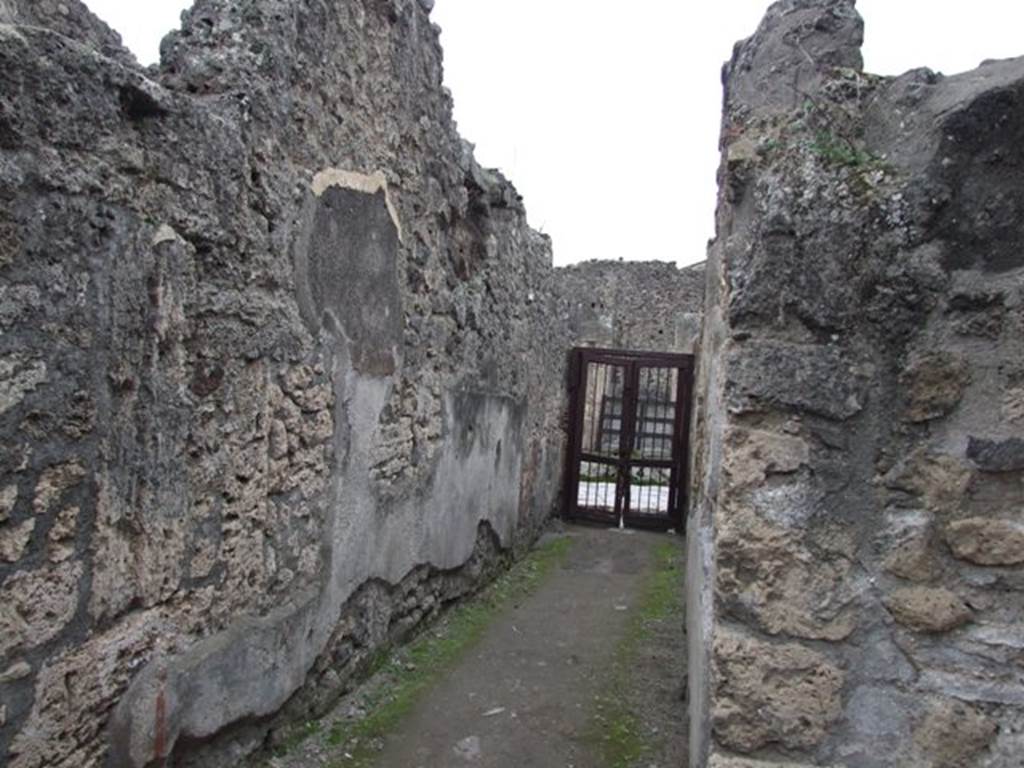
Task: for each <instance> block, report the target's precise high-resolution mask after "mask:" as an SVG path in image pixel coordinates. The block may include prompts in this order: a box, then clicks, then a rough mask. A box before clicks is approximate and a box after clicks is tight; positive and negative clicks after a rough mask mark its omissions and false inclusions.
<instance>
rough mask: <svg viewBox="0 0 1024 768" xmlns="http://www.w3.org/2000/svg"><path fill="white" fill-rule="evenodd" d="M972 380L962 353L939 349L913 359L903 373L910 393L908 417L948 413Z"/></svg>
mask: <svg viewBox="0 0 1024 768" xmlns="http://www.w3.org/2000/svg"><path fill="white" fill-rule="evenodd" d="M970 380H971V372H970V368H969V367H968V365H967V361H966V360H965V359H964V358H963V357H962V356H960V355H955V354H952V353H949V352H935V353H931V354H925V355H922V356H919V357H917V358H915V359H913V360H911V362H910V364H909V366H908V367H907V369H906V370H905V371H904V372H903V374H902V375H901V376H900V385H901V387H902V388H903V389H904V391H906V393H907V411H906V413H905V414H904V418H905V419H906V420H907V421H912V422H922V421H930V420H932V419H937V418H940V417H942V416H945V415H947V414H948V413H950V412H951V411H952V410H953V409H954V408H956V406H957V405H958V404H959V402H960V400H961V398H963V395H964V391H965V390H966V389H967V385H968V384H969V383H970Z"/></svg>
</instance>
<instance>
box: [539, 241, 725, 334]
mask: <svg viewBox="0 0 1024 768" xmlns="http://www.w3.org/2000/svg"><path fill="white" fill-rule="evenodd" d="M555 276H556V286H557V290H558V291H559V293H560V294H561V296H562V299H563V301H564V302H565V304H566V307H567V312H568V319H569V329H570V333H571V335H572V338H573V342H574V344H576V345H578V346H593V347H610V348H614V349H636V350H644V351H653V352H681V353H684V354H692V353H693V352H694V351H695V350H696V346H697V341H698V337H699V336H700V318H701V312H702V307H703V303H704V281H705V278H704V265H703V264H697V265H694V266H692V267H684V268H682V269H680V268H678V267H676V265H675V264H672V263H669V262H663V261H645V262H637V261H632V262H630V261H597V260H594V261H585V262H582V263H580V264H573V265H571V266H567V267H560V268H558V269H557V270H555Z"/></svg>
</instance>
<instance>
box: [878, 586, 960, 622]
mask: <svg viewBox="0 0 1024 768" xmlns="http://www.w3.org/2000/svg"><path fill="white" fill-rule="evenodd" d="M885 607H886V608H888V609H889V612H890V613H891V614H892V615H893V617H894V618H895V619H896V621H898V622H899V623H900V624H903V625H904V626H906V627H909V628H910V629H913V630H916V631H919V632H948V631H950V630H951V629H956V628H957V627H959V626H963V625H964V624H966V623H967V622H969V621H970V620H971V618H972V613H971V609H970V608H968V607H967V605H966V604H965V603H964V601H963V600H961V599H960V597H959V596H957V595H956V594H955V593H954V592H951V591H950V590H948V589H944V588H941V587H935V588H932V587H907V588H904V589H897V590H894V591H893V592H891V593H890V594H889V595H888V596H887V597H886V598H885Z"/></svg>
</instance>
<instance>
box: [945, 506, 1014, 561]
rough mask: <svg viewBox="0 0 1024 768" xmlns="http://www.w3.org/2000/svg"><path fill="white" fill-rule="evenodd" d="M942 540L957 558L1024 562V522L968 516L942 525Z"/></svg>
mask: <svg viewBox="0 0 1024 768" xmlns="http://www.w3.org/2000/svg"><path fill="white" fill-rule="evenodd" d="M946 543H947V544H949V548H950V549H951V550H952V551H953V554H954V555H955V556H956V557H957V558H959V559H960V560H967V561H968V562H971V563H975V564H976V565H1018V564H1020V563H1024V524H1021V523H1018V522H1014V521H1012V520H991V519H988V518H984V517H971V518H968V519H966V520H956V521H954V522H952V523H950V524H949V525H948V526H946Z"/></svg>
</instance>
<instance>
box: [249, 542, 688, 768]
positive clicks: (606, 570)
mask: <svg viewBox="0 0 1024 768" xmlns="http://www.w3.org/2000/svg"><path fill="white" fill-rule="evenodd" d="M559 538H561V539H562V540H561V541H556V542H555V544H556V545H558V548H559V552H558V557H557V560H556V561H555V562H554V563H553V565H552V566H551V567H550V568H549V569H548V570H547V571H546V573H545V575H544V576H543V577H542V578H540V579H538V581H537V583H536V584H534V585H533V586H532V587H531V588H530V589H529V590H528V591H527V592H526V593H525V594H523V595H520V596H518V597H515V598H513V599H510V600H508V601H507V604H505V605H503V606H502V607H501V608H500V609H499V610H497V611H496V612H495V614H494V616H493V617H492V618H489V619H488V621H487V624H486V627H484V628H483V629H482V631H481V634H480V636H479V638H478V639H476V640H475V641H474V642H473V644H472V645H471V647H469V648H467V649H466V650H465V652H464V653H461V654H460V655H459V657H458V658H457V659H455V660H453V661H452V662H451V664H450V668H448V669H446V670H445V671H444V672H443V674H441V675H439V676H438V678H437V679H436V681H433V682H431V684H430V685H429V687H426V688H425V689H424V690H422V691H421V692H419V693H418V694H417V695H416V696H415V700H414V701H412V702H411V703H410V704H409V706H408V707H406V708H405V710H404V711H403V712H402V714H401V716H400V717H397V718H395V719H394V721H393V722H389V723H388V726H387V728H386V729H381V731H380V732H379V733H377V734H375V735H374V736H373V738H372V745H371V749H369V750H367V749H366V744H365V743H364V744H362V745H358V744H356V746H359V747H360V748H359V749H356V748H353V746H352V745H351V744H348V743H346V739H348V740H349V741H352V739H351V738H350V737H348V736H345V737H344V738H343V737H340V736H338V735H337V734H338V733H339V731H335V738H333V739H328V740H326V741H325V740H324V739H322V738H319V735H318V738H315V739H313V741H314V744H313V745H309V744H307V745H306V746H305V748H303V749H300V750H299V752H298V754H295V755H292V756H290V757H289V758H279V759H274V760H272V761H270V763H269V764H270V765H272V766H281V768H290V766H293V765H295V766H298V765H302V766H314V765H322V766H331V768H335V767H337V768H344V767H345V766H352V767H353V768H355V766H375V767H376V768H464V767H465V766H476V767H478V768H531V767H532V768H681V767H682V766H684V765H685V764H686V761H685V747H686V744H685V739H686V728H685V705H684V702H683V700H682V695H681V693H682V690H683V687H684V676H685V666H684V665H685V641H684V637H683V612H682V595H683V585H682V579H683V575H682V574H683V568H682V540H681V539H679V538H677V537H675V536H671V535H668V534H653V533H644V532H633V531H624V532H623V531H616V530H608V529H601V528H583V527H570V528H567V529H566V531H565V533H564V534H561V535H560V537H559ZM548 546H549V547H550V546H551V540H550V537H549V541H548ZM468 610H469V611H472V610H473V608H472V606H470V607H469V608H468ZM399 664H406V665H407V666H408V667H409V668H412V667H413V665H412V664H410V663H408V662H402V661H399ZM370 685H371V687H372V686H373V681H372V680H371V681H370ZM385 696H386V694H385ZM374 698H375V699H377V698H379V697H378V696H375V697H374ZM346 706H347V707H348V708H349V710H351V709H352V706H353V705H352V703H351V702H349V703H348V704H346V702H342V707H343V708H344V707H346ZM349 732H354V731H351V730H350V731H349ZM317 740H319V741H320V742H322V743H320V744H316V743H315V742H316V741H317ZM357 741H358V739H357ZM364 741H365V739H364ZM332 744H333V746H332Z"/></svg>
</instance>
